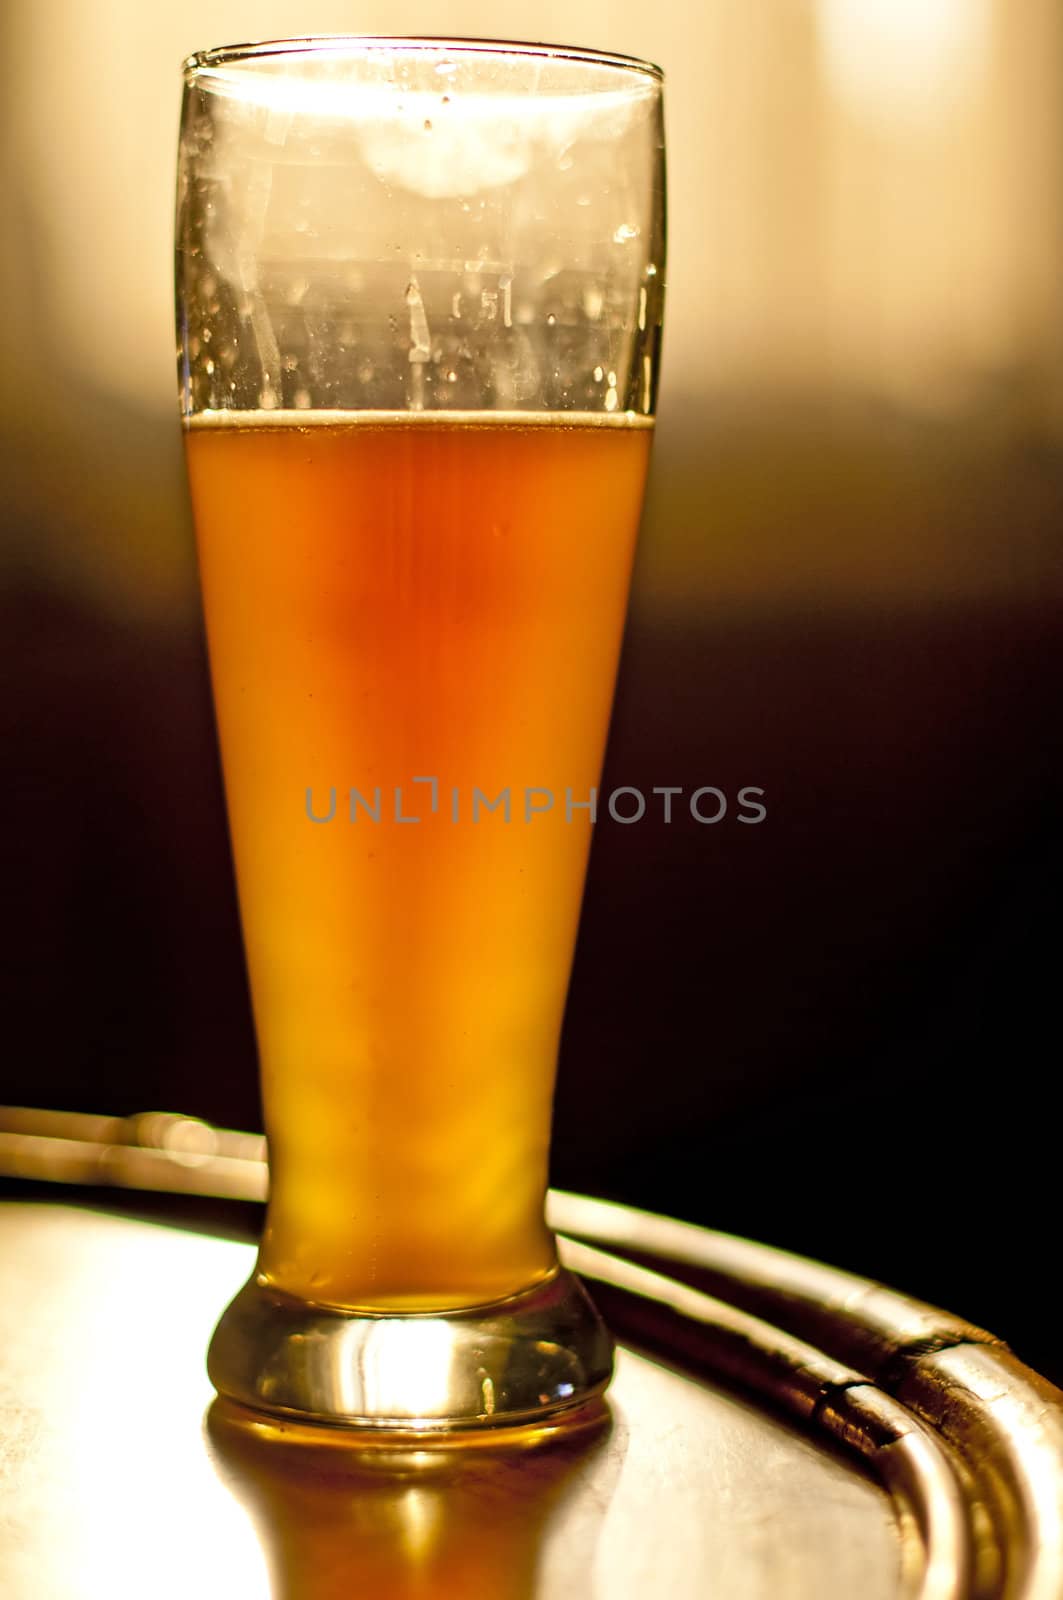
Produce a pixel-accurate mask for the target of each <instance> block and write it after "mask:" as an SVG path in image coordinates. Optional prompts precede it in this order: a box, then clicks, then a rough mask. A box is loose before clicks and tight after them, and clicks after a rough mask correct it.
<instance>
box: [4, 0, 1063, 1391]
mask: <svg viewBox="0 0 1063 1600" xmlns="http://www.w3.org/2000/svg"><path fill="white" fill-rule="evenodd" d="M351 30H356V31H363V32H374V31H375V32H409V33H452V34H459V35H460V34H470V35H487V36H495V35H497V34H512V35H516V36H518V37H521V36H528V35H531V36H533V37H538V38H544V39H549V40H558V41H565V42H569V43H573V44H587V45H595V46H599V47H602V48H606V49H613V50H620V51H625V52H631V53H635V54H640V55H645V56H648V57H650V58H651V59H654V60H656V61H658V62H660V63H661V64H662V65H663V67H664V68H665V71H666V74H667V80H668V87H667V115H668V131H669V139H670V173H669V177H670V234H671V264H670V268H669V274H668V296H669V299H668V318H667V331H666V339H665V379H664V387H663V397H662V404H661V412H660V429H659V440H658V444H657V447H656V461H655V467H654V473H653V480H652V487H651V492H650V500H649V507H648V514H647V518H646V523H645V531H644V538H643V544H642V551H641V556H640V560H639V567H638V572H637V580H636V589H635V595H634V600H633V609H632V620H631V626H630V630H629V636H628V646H627V651H626V655H625V663H624V668H623V672H622V679H621V686H620V695H619V701H618V711H617V718H616V722H615V726H614V734H613V740H612V744H611V750H610V756H609V771H608V776H607V784H619V783H632V784H639V785H642V786H643V787H645V788H649V787H651V786H652V785H654V784H667V783H677V784H685V785H687V786H688V787H691V788H693V787H695V786H697V785H698V784H716V785H718V786H719V787H721V788H723V789H724V790H726V791H727V792H728V793H733V792H734V791H736V790H737V788H738V787H740V786H741V785H742V784H759V785H762V786H763V787H764V788H765V789H766V790H767V803H768V811H769V814H768V819H767V821H766V822H765V823H764V824H763V825H762V826H761V827H759V828H750V827H743V826H741V825H739V824H737V823H735V822H734V821H733V820H732V819H731V818H727V819H725V820H724V821H723V822H722V823H720V824H719V825H717V826H716V827H714V828H708V827H698V826H697V825H696V824H693V823H691V822H689V821H688V822H686V823H674V824H673V825H672V826H671V827H670V828H666V827H664V826H663V825H662V824H657V825H650V824H649V823H646V822H644V823H642V824H640V825H638V826H636V827H631V828H622V827H619V826H617V825H615V824H608V823H606V824H604V825H603V826H602V828H601V829H600V831H599V836H598V841H597V845H596V849H595V856H594V861H593V865H592V870H591V878H590V885H589V892H588V902H587V911H586V918H585V923H584V931H583V936H582V940H581V945H580V951H579V955H578V958H577V965H576V973H575V980H574V987H573V994H572V1001H571V1005H570V1014H569V1022H568V1026H567V1030H566V1041H565V1050H564V1059H563V1065H562V1078H561V1086H560V1090H559V1099H558V1116H557V1140H556V1150H555V1176H556V1178H557V1180H558V1181H559V1182H561V1183H564V1184H567V1185H570V1186H577V1187H581V1188H585V1189H591V1190H597V1191H599V1192H605V1193H609V1194H613V1195H616V1196H618V1197H621V1198H627V1199H631V1200H635V1201H639V1202H643V1203H646V1204H650V1205H653V1206H656V1207H659V1208H661V1209H667V1210H672V1211H676V1212H680V1213H683V1214H686V1215H688V1216H691V1217H693V1218H695V1219H697V1220H701V1221H705V1222H710V1223H714V1224H716V1225H719V1226H723V1227H727V1228H731V1229H734V1230H736V1231H741V1232H749V1233H753V1234H757V1235H759V1236H761V1237H764V1238H768V1239H771V1240H773V1241H774V1242H778V1243H783V1244H791V1245H794V1246H797V1247H799V1248H802V1249H805V1250H808V1251H811V1252H813V1253H816V1254H820V1255H823V1256H825V1257H828V1258H831V1259H834V1260H837V1261H839V1262H842V1263H844V1264H846V1265H849V1266H853V1267H856V1268H859V1269H863V1270H867V1271H870V1272H872V1273H878V1274H881V1275H884V1276H887V1277H890V1278H892V1279H893V1280H894V1281H896V1282H898V1283H901V1284H902V1285H904V1286H906V1287H908V1288H910V1289H912V1290H914V1291H916V1292H917V1293H920V1294H922V1295H924V1296H926V1297H928V1298H931V1299H941V1300H945V1301H948V1302H950V1303H951V1304H952V1305H953V1306H954V1308H955V1309H957V1310H959V1311H962V1312H965V1313H967V1314H968V1315H970V1316H972V1317H975V1318H981V1319H982V1320H984V1321H986V1322H989V1323H991V1324H993V1325H995V1326H996V1327H997V1328H998V1329H999V1331H1001V1332H1003V1333H1004V1334H1006V1335H1010V1336H1011V1337H1012V1338H1013V1340H1014V1341H1015V1342H1016V1343H1018V1344H1019V1347H1020V1349H1021V1351H1022V1352H1023V1353H1024V1354H1026V1355H1027V1356H1028V1357H1029V1358H1030V1359H1033V1360H1035V1361H1041V1362H1042V1363H1043V1364H1046V1365H1050V1364H1051V1362H1052V1360H1053V1359H1055V1361H1056V1363H1057V1370H1058V1359H1059V1358H1058V1352H1056V1353H1055V1356H1054V1358H1053V1353H1052V1350H1051V1346H1050V1344H1049V1342H1048V1335H1047V1329H1046V1328H1045V1327H1044V1325H1043V1321H1042V1310H1041V1306H1042V1296H1043V1292H1044V1287H1045V1282H1044V1279H1045V1271H1046V1268H1045V1266H1044V1265H1043V1264H1042V1263H1043V1258H1042V1257H1041V1255H1040V1251H1041V1249H1042V1248H1043V1246H1042V1240H1043V1238H1044V1237H1045V1235H1046V1231H1047V1232H1048V1233H1049V1235H1051V1232H1052V1231H1053V1230H1054V1227H1055V1223H1056V1221H1057V1220H1058V1181H1057V1170H1058V1161H1059V1142H1060V1133H1061V1110H1063V1106H1061V1094H1060V1089H1059V1085H1058V1079H1059V1043H1058V1022H1057V1010H1058V1007H1057V995H1058V990H1059V954H1060V952H1059V941H1058V933H1057V927H1058V913H1057V898H1058V889H1059V884H1060V877H1061V874H1060V846H1059V842H1058V835H1059V827H1060V817H1061V800H1063V794H1061V790H1063V783H1061V778H1063V760H1061V754H1060V731H1059V715H1058V707H1059V702H1060V690H1061V688H1063V670H1061V669H1063V651H1061V647H1060V621H1061V615H1063V558H1061V555H1060V536H1061V522H1063V515H1061V507H1063V496H1061V486H1063V288H1061V285H1063V9H1061V8H1060V6H1059V4H1058V0H741V3H736V0H701V3H700V4H698V5H688V4H685V3H683V0H659V3H657V4H654V5H646V4H635V3H633V0H565V3H561V0H547V3H545V4H544V3H540V4H539V5H537V7H536V8H535V9H534V11H530V10H521V9H520V8H518V7H516V6H509V7H508V8H507V7H502V8H500V7H499V6H498V5H497V4H490V5H489V4H487V3H486V0H447V3H443V0H439V3H435V4H433V3H428V0H426V3H422V4H417V3H413V0H397V3H393V4H387V5H385V4H383V3H371V4H356V3H346V4H337V3H326V0H308V3H304V4H299V5H295V4H292V3H286V4H285V3H278V0H255V3H253V4H252V3H248V0H212V3H211V4H209V5H208V4H206V3H203V0H191V3H185V4H182V5H180V6H178V5H176V4H168V3H164V4H163V5H161V6H147V5H144V4H142V3H134V0H97V3H96V4H94V5H92V6H91V7H90V6H87V5H80V6H71V5H70V3H69V0H8V5H7V7H6V9H5V11H4V14H3V21H2V22H0V45H2V52H0V62H2V65H0V80H2V88H3V93H2V97H0V164H2V169H3V189H4V195H5V200H4V229H3V235H2V243H0V270H2V273H3V282H2V289H0V292H2V301H3V305H4V308H5V317H4V353H3V361H2V362H0V460H2V464H3V469H4V481H5V490H4V494H3V498H2V502H0V519H2V522H3V526H4V532H5V535H6V538H5V550H6V582H5V585H4V597H3V608H2V609H3V631H4V636H5V638H6V639H7V640H8V641H9V642H10V644H11V646H12V651H13V666H12V668H11V670H10V672H9V674H8V675H7V687H6V688H5V690H4V697H3V708H4V711H5V714H6V720H7V721H8V722H9V723H10V729H9V732H8V735H7V739H6V746H7V749H8V750H9V751H10V755H11V774H12V776H11V777H10V778H9V781H8V793H9V795H10V796H11V798H12V799H13V800H14V805H15V809H14V814H13V817H12V820H11V821H10V822H9V824H8V827H7V830H6V835H5V845H6V846H7V850H8V852H9V854H10V868H9V876H10V878H11V879H12V880H13V882H14V887H15V901H14V909H13V910H10V911H9V913H8V926H9V928H10V930H11V933H12V935H13V939H12V953H11V957H10V959H9V961H8V963H7V971H8V974H9V977H10V978H11V994H10V997H9V998H8V1000H7V1002H6V1006H5V1011H4V1017H5V1024H6V1027H5V1033H6V1038H5V1041H4V1044H5V1050H4V1053H5V1056H6V1058H7V1062H6V1066H5V1068H4V1073H3V1081H2V1084H0V1097H3V1098H6V1099H9V1100H19V1101H24V1102H28V1103H37V1104H53V1105H62V1106H67V1107H85V1108H93V1109H99V1110H106V1111H115V1112H121V1111H130V1110H138V1109H143V1108H145V1107H153V1106H165V1107H167V1108H174V1109H178V1108H179V1109H182V1110H186V1111H189V1112H191V1113H194V1114H198V1115H202V1116H206V1117H211V1118H217V1119H221V1120H224V1121H227V1122H233V1123H236V1124H241V1125H250V1124H252V1123H253V1121H254V1119H255V1117H256V1116H257V1098H256V1088H255V1067H254V1055H253V1043H252V1039H251V1033H250V1025H249V1021H248V1012H247V1002H246V994H245V992H244V987H243V983H244V980H243V976H242V964H241V956H240V950H239V942H238V930H237V923H236V913H235V908H234V898H233V891H232V886H231V881H230V868H229V862H228V847H227V843H226V838H225V831H224V820H223V811H222V800H221V792H220V785H219V779H218V773H217V765H216V757H215V752H214V745H213V731H212V726H211V720H210V706H209V697H208V690H207V684H206V676H205V668H204V661H203V653H202V644H201V638H200V622H199V611H198V600H197V594H196V587H195V573H194V566H193V557H192V545H191V537H190V528H189V520H188V510H187V501H186V495H185V488H184V482H183V477H182V464H181V458H180V449H179V438H178V430H177V423H176V410H175V399H174V389H175V383H174V372H173V368H174V361H173V336H172V331H171V322H172V290H171V277H170V256H171V210H172V194H173V168H174V161H175V154H176V130H177V115H178V105H179V94H180V80H179V73H178V67H179V63H180V60H181V58H182V57H183V56H184V55H185V54H187V53H188V52H189V51H190V50H192V49H194V48H197V47H201V46H207V45H211V44H216V43H222V42H229V41H232V40H241V39H246V38H268V37H271V36H278V35H280V36H283V35H286V34H291V33H300V32H337V31H351Z"/></svg>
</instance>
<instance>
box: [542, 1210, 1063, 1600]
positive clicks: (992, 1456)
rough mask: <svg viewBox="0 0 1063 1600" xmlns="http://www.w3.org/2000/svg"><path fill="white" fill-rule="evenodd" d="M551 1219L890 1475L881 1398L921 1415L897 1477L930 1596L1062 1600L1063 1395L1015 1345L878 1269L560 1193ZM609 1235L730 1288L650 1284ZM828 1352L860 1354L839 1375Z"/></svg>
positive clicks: (618, 1277) (593, 1267)
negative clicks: (910, 1504)
mask: <svg viewBox="0 0 1063 1600" xmlns="http://www.w3.org/2000/svg"><path fill="white" fill-rule="evenodd" d="M547 1215H548V1219H549V1221H550V1224H551V1226H552V1227H554V1228H555V1229H557V1231H558V1232H559V1233H561V1234H562V1235H576V1236H577V1238H580V1239H584V1240H591V1241H593V1245H591V1246H583V1245H578V1244H577V1245H576V1246H575V1247H572V1246H569V1248H568V1249H567V1251H566V1257H565V1259H566V1261H567V1262H568V1264H569V1265H572V1266H574V1267H576V1270H578V1271H582V1272H583V1273H584V1274H585V1275H586V1276H588V1277H590V1278H592V1279H594V1280H595V1281H596V1282H602V1283H605V1284H606V1285H607V1286H608V1285H610V1284H613V1285H615V1286H616V1287H618V1288H623V1289H625V1290H626V1291H627V1293H628V1294H635V1295H638V1294H640V1293H642V1294H644V1295H646V1296H648V1297H649V1298H652V1299H654V1300H656V1301H657V1302H658V1303H661V1304H664V1305H666V1306H670V1307H674V1309H675V1310H677V1311H679V1312H680V1313H681V1314H682V1315H684V1316H686V1318H687V1319H688V1320H692V1321H694V1322H697V1323H700V1324H701V1326H702V1327H703V1328H704V1329H705V1330H706V1339H705V1347H704V1350H703V1359H704V1360H705V1364H706V1365H707V1366H708V1367H709V1368H710V1369H711V1370H713V1371H716V1372H719V1373H720V1374H721V1375H723V1376H725V1377H727V1378H730V1379H734V1380H737V1381H739V1382H741V1383H743V1384H745V1385H746V1386H747V1387H749V1388H751V1389H753V1390H754V1391H755V1392H756V1393H758V1394H760V1395H762V1396H765V1397H766V1398H768V1399H769V1400H771V1401H773V1402H774V1403H776V1404H780V1403H781V1404H783V1405H784V1406H785V1407H786V1408H787V1409H788V1410H790V1411H792V1412H796V1413H797V1414H798V1415H801V1414H802V1411H803V1410H805V1409H806V1408H808V1407H809V1406H810V1405H811V1410H810V1411H809V1412H808V1415H807V1417H806V1421H807V1422H809V1423H810V1424H811V1425H812V1426H813V1427H814V1428H818V1429H820V1430H821V1431H826V1432H828V1433H830V1434H831V1435H832V1436H834V1437H836V1438H838V1439H840V1440H841V1442H843V1443H847V1444H848V1445H849V1446H850V1447H851V1448H855V1449H856V1450H857V1451H858V1452H859V1453H860V1454H861V1455H864V1456H865V1457H866V1458H867V1459H868V1461H869V1464H870V1465H871V1466H872V1468H873V1470H876V1471H877V1472H878V1473H879V1475H880V1476H881V1477H882V1478H883V1480H884V1481H885V1482H886V1484H887V1487H891V1480H890V1477H889V1476H888V1474H887V1471H886V1466H887V1463H886V1459H885V1451H886V1450H888V1449H889V1448H891V1445H892V1444H893V1443H899V1442H900V1439H897V1440H894V1441H888V1442H884V1441H883V1440H878V1439H876V1438H875V1437H874V1433H873V1430H869V1429H868V1427H867V1425H866V1424H867V1421H868V1416H869V1413H868V1411H867V1405H866V1402H867V1399H868V1398H869V1397H874V1399H873V1408H872V1412H871V1413H870V1415H872V1416H873V1415H876V1414H878V1412H880V1411H881V1407H882V1402H883V1401H885V1402H887V1412H886V1413H884V1414H885V1415H892V1413H891V1412H889V1409H888V1408H889V1407H896V1408H897V1409H898V1410H899V1412H900V1413H901V1416H903V1417H905V1418H907V1419H909V1422H910V1424H911V1430H917V1431H911V1430H910V1431H909V1433H907V1434H904V1435H902V1436H901V1438H903V1439H910V1443H908V1444H907V1445H906V1450H907V1453H908V1455H909V1457H910V1458H911V1459H910V1460H909V1461H908V1462H907V1463H906V1471H907V1475H906V1479H905V1480H896V1479H894V1483H897V1482H898V1481H900V1484H901V1491H902V1498H903V1495H904V1494H909V1495H911V1496H912V1498H913V1500H914V1505H915V1510H916V1518H917V1521H921V1525H922V1528H923V1531H924V1542H925V1546H926V1555H927V1559H926V1563H925V1568H924V1575H923V1586H922V1588H921V1589H920V1590H919V1591H918V1593H919V1597H920V1600H930V1596H931V1595H933V1596H935V1597H937V1596H939V1595H940V1596H942V1597H944V1596H948V1595H954V1596H956V1597H957V1600H959V1597H961V1596H967V1595H968V1594H971V1595H973V1596H977V1597H978V1600H995V1597H997V1596H1001V1595H1006V1596H1007V1600H1061V1597H1063V1393H1061V1392H1060V1391H1059V1390H1058V1389H1056V1388H1055V1387H1054V1386H1053V1385H1052V1384H1050V1383H1048V1382H1047V1381H1046V1380H1045V1379H1043V1378H1042V1377H1041V1376H1040V1375H1039V1374H1038V1373H1036V1372H1033V1371H1032V1370H1031V1369H1030V1368H1029V1367H1025V1366H1024V1365H1023V1364H1022V1363H1021V1362H1020V1361H1018V1360H1017V1359H1016V1357H1015V1356H1014V1355H1013V1354H1012V1352H1011V1351H1010V1350H1009V1349H1008V1347H1007V1345H1005V1344H1004V1343H1003V1341H1001V1340H999V1339H997V1338H995V1337H994V1335H992V1334H990V1333H987V1332H986V1331H985V1330H984V1329H981V1328H976V1327H974V1326H973V1325H972V1324H970V1323H966V1322H964V1321H963V1320H962V1319H960V1318H957V1317H954V1316H952V1315H951V1314H950V1313H949V1312H945V1311H940V1310H938V1309H937V1308H936V1307H934V1306H928V1305H925V1304H923V1303H922V1302H921V1301H918V1300H914V1299H912V1298H911V1297H909V1296H907V1295H903V1294H899V1293H898V1292H897V1291H896V1290H893V1289H888V1288H886V1287H884V1286H883V1285H881V1284H876V1283H874V1282H872V1281H871V1280H870V1279H867V1278H861V1277H859V1276H857V1275H856V1274H853V1273H848V1272H843V1271H841V1270H840V1269H838V1268H835V1267H828V1266H825V1265H822V1264H821V1263H819V1262H815V1261H810V1260H808V1259H807V1258H805V1257H802V1256H797V1255H793V1254H791V1253H789V1252H787V1251H783V1250H776V1249H773V1248H772V1247H771V1246H769V1245H760V1244H755V1243H753V1242H752V1241H750V1240H746V1239H738V1238H735V1237H734V1236H732V1235H729V1234H723V1233H716V1232H714V1231H713V1230H711V1229H707V1228H698V1227H695V1226H694V1225H693V1224H690V1223H683V1222H678V1221H676V1220H674V1219H672V1218H669V1217H660V1216H657V1215H655V1214H653V1213H651V1212H645V1211H638V1210H636V1209H635V1208H633V1207H629V1206H621V1205H616V1204H614V1203H612V1202H609V1201H601V1200H593V1199H589V1198H588V1197H586V1196H583V1195H574V1194H567V1193H564V1192H561V1191H557V1190H552V1191H551V1193H550V1197H549V1204H548V1208H547ZM601 1245H609V1246H610V1247H611V1248H612V1249H616V1250H620V1251H621V1252H624V1254H625V1255H626V1254H633V1255H635V1256H637V1257H639V1259H640V1260H645V1259H651V1260H654V1261H659V1262H660V1261H663V1262H665V1263H667V1264H669V1265H670V1266H672V1267H673V1268H674V1267H680V1268H686V1269H693V1270H694V1272H695V1273H697V1275H698V1278H699V1280H700V1279H702V1278H703V1279H704V1280H707V1281H708V1282H709V1283H710V1284H711V1286H712V1289H713V1290H714V1293H715V1294H716V1295H718V1296H720V1298H719V1299H715V1298H713V1296H712V1295H709V1294H706V1293H705V1292H704V1290H703V1289H701V1288H694V1287H692V1286H691V1285H690V1284H689V1283H681V1282H677V1281H676V1280H675V1279H673V1278H670V1277H663V1276H661V1275H660V1274H659V1273H654V1272H649V1273H648V1276H647V1278H646V1280H642V1279H641V1278H640V1277H639V1275H640V1274H642V1273H644V1272H646V1271H647V1269H646V1268H644V1267H641V1266H639V1265H637V1264H636V1263H634V1262H631V1261H630V1260H622V1261H621V1262H620V1266H619V1271H618V1270H617V1268H616V1266H615V1265H614V1263H615V1262H616V1259H617V1258H616V1257H614V1256H612V1255H610V1254H608V1253H607V1252H606V1251H605V1250H602V1249H600V1248H597V1247H598V1246H601ZM585 1251H586V1252H588V1253H587V1254H586V1255H585V1254H584V1252H585ZM581 1261H582V1265H581V1264H580V1263H581ZM650 1280H653V1281H652V1282H651V1281H650ZM640 1282H641V1283H642V1287H641V1288H640V1287H639V1286H638V1285H639V1284H640ZM599 1298H601V1297H600V1296H599ZM607 1309H608V1307H607ZM721 1312H722V1313H723V1316H722V1317H721V1315H720V1313H721ZM736 1318H737V1319H741V1321H739V1322H736V1321H735V1319H736ZM613 1320H614V1322H617V1320H618V1319H617V1317H616V1315H615V1314H614V1318H613ZM760 1330H768V1332H769V1334H770V1337H769V1339H768V1340H767V1341H765V1340H764V1337H763V1334H762V1333H761V1332H760ZM780 1336H781V1339H782V1340H784V1341H789V1343H782V1342H780ZM806 1340H809V1341H811V1342H809V1343H805V1341H806ZM736 1345H737V1358H736ZM795 1346H796V1348H795ZM802 1350H803V1351H804V1354H803V1355H802V1354H800V1352H801V1351H802ZM809 1353H811V1355H812V1357H813V1358H815V1359H814V1360H809ZM824 1362H831V1363H833V1362H838V1363H843V1364H845V1363H851V1364H852V1365H851V1366H850V1367H848V1368H847V1369H845V1368H843V1370H847V1371H848V1376H847V1377H846V1378H845V1379H844V1380H843V1382H842V1383H841V1385H840V1387H837V1386H836V1385H837V1380H836V1378H834V1377H832V1375H831V1371H830V1367H829V1366H827V1367H825V1366H824V1365H823V1363H824ZM869 1380H870V1381H869ZM817 1384H818V1385H819V1390H818V1398H815V1395H816V1386H817ZM857 1402H858V1403H857ZM854 1403H857V1411H856V1414H855V1415H854V1413H853V1406H854ZM868 1445H870V1447H871V1448H870V1451H868V1448H867V1447H868ZM942 1470H944V1471H945V1472H946V1474H951V1476H952V1479H953V1484H954V1487H955V1489H956V1492H957V1493H959V1494H961V1504H962V1505H963V1506H964V1507H965V1508H966V1515H965V1519H964V1520H965V1523H966V1537H965V1540H964V1544H965V1547H966V1556H965V1558H964V1561H965V1563H966V1564H965V1565H961V1566H959V1567H956V1569H955V1577H954V1582H953V1586H952V1588H949V1587H948V1582H949V1570H950V1567H952V1566H953V1565H954V1563H955V1562H956V1561H957V1559H958V1556H957V1551H958V1549H959V1546H958V1545H957V1542H956V1540H957V1531H956V1529H955V1526H954V1520H953V1518H952V1516H951V1514H950V1512H949V1510H948V1507H947V1503H946V1499H947V1497H944V1496H945V1491H944V1490H943V1486H942V1480H941V1472H942ZM939 1582H940V1583H941V1584H943V1585H944V1587H938V1586H937V1585H938V1584H939Z"/></svg>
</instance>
